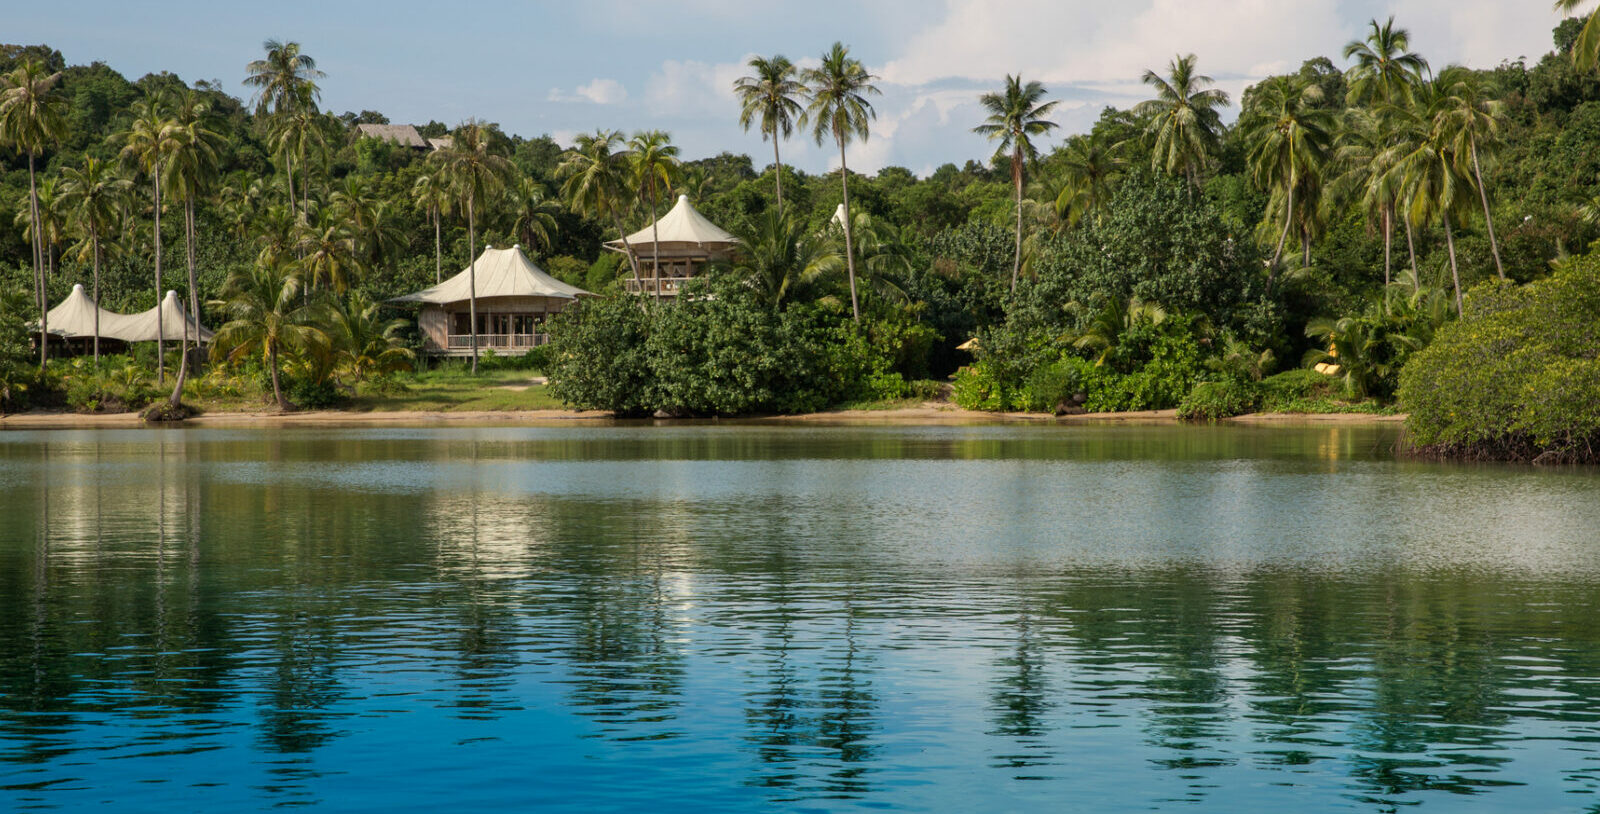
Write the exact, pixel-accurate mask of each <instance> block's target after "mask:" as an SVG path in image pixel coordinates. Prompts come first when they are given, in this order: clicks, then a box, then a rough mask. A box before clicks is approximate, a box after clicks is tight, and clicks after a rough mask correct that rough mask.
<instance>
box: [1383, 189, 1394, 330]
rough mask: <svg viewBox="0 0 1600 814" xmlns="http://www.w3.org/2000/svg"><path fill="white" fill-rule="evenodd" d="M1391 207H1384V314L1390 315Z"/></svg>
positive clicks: (1385, 205)
mask: <svg viewBox="0 0 1600 814" xmlns="http://www.w3.org/2000/svg"><path fill="white" fill-rule="evenodd" d="M1391 217H1392V215H1391V214H1390V212H1389V205H1388V204H1384V206H1383V312H1384V313H1385V314H1387V313H1389V270H1390V266H1391V261H1390V244H1391V243H1393V242H1394V241H1393V238H1394V223H1393V222H1392V221H1391V220H1390V219H1391Z"/></svg>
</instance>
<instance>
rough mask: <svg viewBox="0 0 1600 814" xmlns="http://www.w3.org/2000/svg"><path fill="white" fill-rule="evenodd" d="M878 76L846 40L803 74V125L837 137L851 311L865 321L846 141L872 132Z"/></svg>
mask: <svg viewBox="0 0 1600 814" xmlns="http://www.w3.org/2000/svg"><path fill="white" fill-rule="evenodd" d="M876 78H877V77H875V76H873V75H872V74H870V73H867V69H866V68H865V67H864V66H863V65H862V64H861V61H860V60H856V59H851V58H850V51H849V49H847V48H845V47H844V44H843V43H838V42H836V43H834V44H833V48H832V49H830V50H829V51H828V52H827V53H825V54H823V55H822V64H821V65H818V66H817V67H815V68H808V69H806V71H805V73H804V74H803V75H802V80H803V82H804V84H805V87H806V93H807V94H808V103H807V105H806V110H805V113H804V114H803V115H801V117H800V126H801V127H802V128H804V127H806V126H807V125H809V126H810V127H811V137H812V138H813V139H815V140H816V142H817V145H818V146H821V145H822V142H823V141H824V140H825V139H827V138H829V137H830V136H831V137H832V138H833V140H834V142H835V143H836V144H838V145H839V183H840V184H841V186H842V187H843V189H844V260H845V268H846V269H848V270H849V272H850V313H851V315H852V316H854V317H855V321H856V323H857V324H860V322H861V302H860V299H859V298H858V297H857V296H856V259H855V247H854V245H853V244H852V240H851V234H850V165H849V164H848V163H847V162H846V161H845V147H847V146H849V144H850V142H851V141H854V140H855V139H857V138H860V139H861V140H862V141H866V140H867V138H868V137H869V135H870V132H869V123H870V122H871V121H873V120H874V119H876V118H877V117H878V113H877V111H875V110H873V109H872V103H871V102H869V101H867V97H868V96H877V95H880V91H879V90H878V88H877V86H875V85H873V84H872V80H874V79H876Z"/></svg>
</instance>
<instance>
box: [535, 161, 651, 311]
mask: <svg viewBox="0 0 1600 814" xmlns="http://www.w3.org/2000/svg"><path fill="white" fill-rule="evenodd" d="M621 146H622V134H621V133H619V132H617V131H615V130H596V131H595V132H594V133H592V134H591V133H583V134H580V135H579V136H578V137H577V139H576V140H575V142H574V144H573V146H572V150H570V151H569V152H568V153H567V156H566V158H565V159H563V160H562V162H561V165H560V166H558V167H556V175H557V176H558V177H560V178H563V179H565V180H564V182H563V183H562V185H561V197H563V198H565V199H566V200H567V206H569V207H571V208H572V210H573V211H574V212H578V213H580V214H583V215H587V216H588V217H592V218H595V219H596V220H607V219H609V220H610V221H611V223H612V225H613V226H614V227H615V228H616V230H617V234H618V236H619V237H621V239H622V248H623V250H624V251H626V252H627V254H628V265H629V266H630V267H631V268H632V269H633V285H634V288H636V289H637V290H639V291H643V290H644V281H643V280H642V279H641V278H640V276H639V258H637V257H635V256H634V253H633V244H631V243H629V242H628V233H627V231H625V230H624V229H623V228H622V208H623V206H624V202H625V201H629V200H631V199H632V198H633V195H632V194H631V193H630V192H629V190H628V187H629V184H628V180H627V178H628V176H627V161H628V156H627V154H626V153H622V152H617V149H618V148H619V147H621Z"/></svg>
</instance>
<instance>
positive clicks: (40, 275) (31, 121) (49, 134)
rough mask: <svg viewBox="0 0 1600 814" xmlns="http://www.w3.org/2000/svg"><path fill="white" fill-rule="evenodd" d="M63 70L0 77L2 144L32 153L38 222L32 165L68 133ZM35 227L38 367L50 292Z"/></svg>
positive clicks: (36, 64) (45, 355)
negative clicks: (62, 92) (59, 87)
mask: <svg viewBox="0 0 1600 814" xmlns="http://www.w3.org/2000/svg"><path fill="white" fill-rule="evenodd" d="M60 82H61V73H60V72H59V71H58V72H56V73H50V72H49V70H48V69H47V68H46V67H45V64H44V62H42V61H40V60H36V59H28V60H23V62H22V64H20V65H18V66H17V67H16V69H15V70H13V71H11V72H10V73H8V74H5V75H3V76H0V145H4V146H7V147H10V148H12V149H14V150H16V151H17V152H20V153H22V154H24V155H26V156H27V157H28V206H29V212H30V213H31V214H30V216H29V217H30V218H31V221H32V222H33V223H39V222H40V221H41V220H42V214H41V213H40V211H39V187H38V182H37V180H36V177H35V167H34V163H35V162H36V161H37V160H38V157H39V154H40V153H43V152H44V151H46V150H48V149H50V148H51V147H53V146H55V145H57V144H60V143H61V140H62V139H64V138H66V135H67V112H66V108H67V101H66V99H64V98H62V96H61V95H60V94H59V93H56V92H55V89H56V85H58V84H60ZM41 231H42V230H39V229H35V230H34V236H35V239H34V241H33V277H34V286H35V290H36V291H37V296H38V300H39V303H38V304H39V369H40V370H43V369H44V366H45V362H46V361H47V360H48V359H49V351H50V343H49V342H48V341H47V340H48V338H49V335H50V326H49V320H50V295H49V293H48V291H47V290H46V288H45V279H44V273H45V272H44V262H43V255H44V247H43V246H42V245H41V244H40V242H39V240H38V238H39V237H40V232H41Z"/></svg>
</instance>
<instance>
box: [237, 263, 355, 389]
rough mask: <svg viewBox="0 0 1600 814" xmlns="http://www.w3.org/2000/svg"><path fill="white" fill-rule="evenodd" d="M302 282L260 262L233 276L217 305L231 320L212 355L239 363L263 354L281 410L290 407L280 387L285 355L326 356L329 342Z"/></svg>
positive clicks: (280, 268) (278, 267) (280, 267)
mask: <svg viewBox="0 0 1600 814" xmlns="http://www.w3.org/2000/svg"><path fill="white" fill-rule="evenodd" d="M301 283H302V281H301V278H300V275H298V274H296V273H294V272H293V271H290V270H288V269H287V267H285V266H282V265H273V264H266V263H258V264H256V265H254V266H252V267H250V268H249V269H248V270H245V271H242V272H239V273H236V274H235V275H234V276H232V277H231V278H229V280H228V284H227V287H226V288H224V289H223V299H221V300H219V301H216V302H214V303H212V305H213V306H214V307H217V308H221V309H222V311H223V312H224V313H225V314H227V316H228V321H227V322H226V323H224V324H223V325H222V327H220V328H218V329H217V334H216V336H215V337H214V338H213V339H212V343H211V355H212V357H213V358H221V357H225V358H227V359H228V360H229V361H233V362H237V361H239V360H241V359H244V358H246V357H248V356H250V355H252V354H255V353H258V352H259V353H260V354H261V357H262V361H263V362H264V363H265V364H266V367H267V372H268V375H269V376H270V377H271V380H272V397H273V400H275V401H276V402H277V403H278V409H280V410H287V409H289V401H288V399H286V398H284V396H283V386H282V385H281V384H280V383H279V375H278V374H279V369H280V368H281V360H282V357H283V356H284V355H285V354H288V353H295V352H311V353H318V352H325V351H326V349H327V347H328V344H329V343H328V336H327V334H325V333H323V331H322V329H321V328H319V327H317V322H318V320H317V315H316V313H315V312H314V310H313V308H312V306H311V305H309V304H307V302H306V298H305V297H304V296H303V292H302V288H301Z"/></svg>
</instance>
